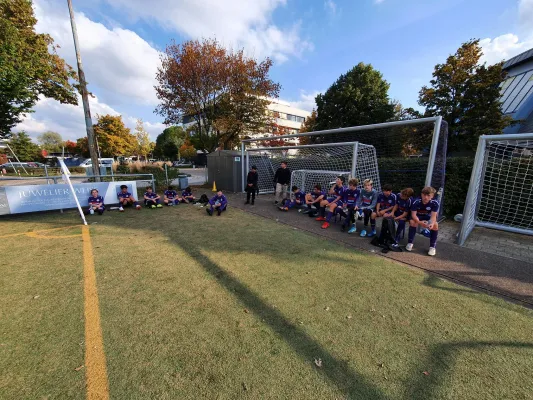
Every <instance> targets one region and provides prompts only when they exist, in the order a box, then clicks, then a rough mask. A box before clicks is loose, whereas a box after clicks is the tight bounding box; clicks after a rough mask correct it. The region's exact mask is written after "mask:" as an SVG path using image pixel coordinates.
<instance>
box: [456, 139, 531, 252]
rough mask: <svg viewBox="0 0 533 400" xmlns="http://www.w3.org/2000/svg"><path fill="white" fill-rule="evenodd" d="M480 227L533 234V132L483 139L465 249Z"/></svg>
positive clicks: (467, 211)
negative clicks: (472, 235) (475, 230)
mask: <svg viewBox="0 0 533 400" xmlns="http://www.w3.org/2000/svg"><path fill="white" fill-rule="evenodd" d="M476 226H481V227H485V228H492V229H499V230H503V231H508V232H514V233H522V234H525V235H533V133H523V134H516V135H485V136H481V137H480V138H479V143H478V147H477V151H476V158H475V161H474V167H473V169H472V175H471V177H470V185H469V188H468V195H467V197H466V202H465V207H464V211H463V220H462V223H461V230H460V231H459V237H458V243H459V244H460V245H461V246H463V245H464V244H465V242H466V239H467V238H468V236H469V235H470V233H471V232H472V230H473V229H474V228H475V227H476Z"/></svg>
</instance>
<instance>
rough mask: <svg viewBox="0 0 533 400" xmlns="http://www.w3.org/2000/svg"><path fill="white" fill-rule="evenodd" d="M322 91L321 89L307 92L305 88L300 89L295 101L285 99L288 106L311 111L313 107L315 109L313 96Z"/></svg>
mask: <svg viewBox="0 0 533 400" xmlns="http://www.w3.org/2000/svg"><path fill="white" fill-rule="evenodd" d="M320 93H323V92H321V91H318V90H316V91H314V92H311V93H310V92H307V91H305V90H300V98H299V99H298V100H295V101H286V103H288V104H289V105H290V106H292V107H295V108H300V109H302V110H306V111H309V112H311V111H313V108H314V109H316V103H315V97H316V96H317V95H318V94H320Z"/></svg>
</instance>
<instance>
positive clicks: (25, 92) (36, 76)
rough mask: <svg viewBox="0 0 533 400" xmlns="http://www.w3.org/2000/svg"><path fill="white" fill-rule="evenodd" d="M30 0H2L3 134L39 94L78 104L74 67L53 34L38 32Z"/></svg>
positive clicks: (0, 127)
mask: <svg viewBox="0 0 533 400" xmlns="http://www.w3.org/2000/svg"><path fill="white" fill-rule="evenodd" d="M36 23H37V19H36V18H35V15H34V13H33V8H32V2H31V1H29V0H0V137H9V136H10V131H11V128H13V127H14V126H15V125H16V124H18V123H19V122H20V121H21V119H22V117H23V116H24V115H25V114H26V113H28V112H31V109H32V108H33V106H34V105H35V103H36V102H37V100H38V98H39V95H43V96H45V97H49V98H53V99H55V100H57V101H59V102H60V103H63V104H78V98H77V95H76V90H75V86H74V85H73V84H72V83H71V80H74V81H75V80H77V75H76V73H75V71H74V70H73V69H72V67H71V66H70V65H68V64H66V63H65V61H64V60H63V59H62V58H61V57H59V56H58V55H57V53H56V47H55V46H54V40H53V39H52V37H51V36H50V35H47V34H37V33H36V32H35V29H34V28H35V24H36Z"/></svg>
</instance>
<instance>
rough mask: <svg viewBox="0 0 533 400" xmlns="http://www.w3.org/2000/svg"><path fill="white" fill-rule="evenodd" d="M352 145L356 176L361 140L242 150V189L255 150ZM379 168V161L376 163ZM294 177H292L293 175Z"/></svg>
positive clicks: (352, 173)
mask: <svg viewBox="0 0 533 400" xmlns="http://www.w3.org/2000/svg"><path fill="white" fill-rule="evenodd" d="M279 137H281V136H277V137H276V138H279ZM262 140H263V141H264V140H268V139H267V138H262ZM349 146H351V147H352V149H353V150H352V166H351V168H350V171H349V172H350V175H351V176H355V173H356V169H357V152H358V149H359V142H343V143H320V144H303V145H296V146H268V147H257V148H253V149H250V150H249V151H247V152H246V153H244V152H241V154H242V158H241V160H242V159H245V162H243V163H241V169H242V175H243V180H242V191H243V192H244V191H245V185H246V178H245V177H246V171H249V170H250V154H249V153H255V152H261V151H273V150H275V151H277V150H294V149H308V148H320V147H349ZM376 168H377V163H376ZM291 179H292V177H291ZM263 193H265V194H266V193H274V191H270V192H263Z"/></svg>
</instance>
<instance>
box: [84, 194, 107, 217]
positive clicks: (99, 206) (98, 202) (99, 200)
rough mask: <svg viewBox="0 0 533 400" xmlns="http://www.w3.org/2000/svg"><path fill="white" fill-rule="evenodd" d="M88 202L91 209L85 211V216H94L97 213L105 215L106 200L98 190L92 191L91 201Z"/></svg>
mask: <svg viewBox="0 0 533 400" xmlns="http://www.w3.org/2000/svg"><path fill="white" fill-rule="evenodd" d="M87 202H88V203H89V208H88V209H87V210H85V211H84V214H85V215H87V214H91V215H93V214H94V212H95V211H96V212H97V213H98V214H100V215H102V214H103V213H104V211H105V205H104V198H103V197H102V196H100V195H99V194H98V190H96V189H93V190H91V196H90V197H89V200H88V201H87Z"/></svg>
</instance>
